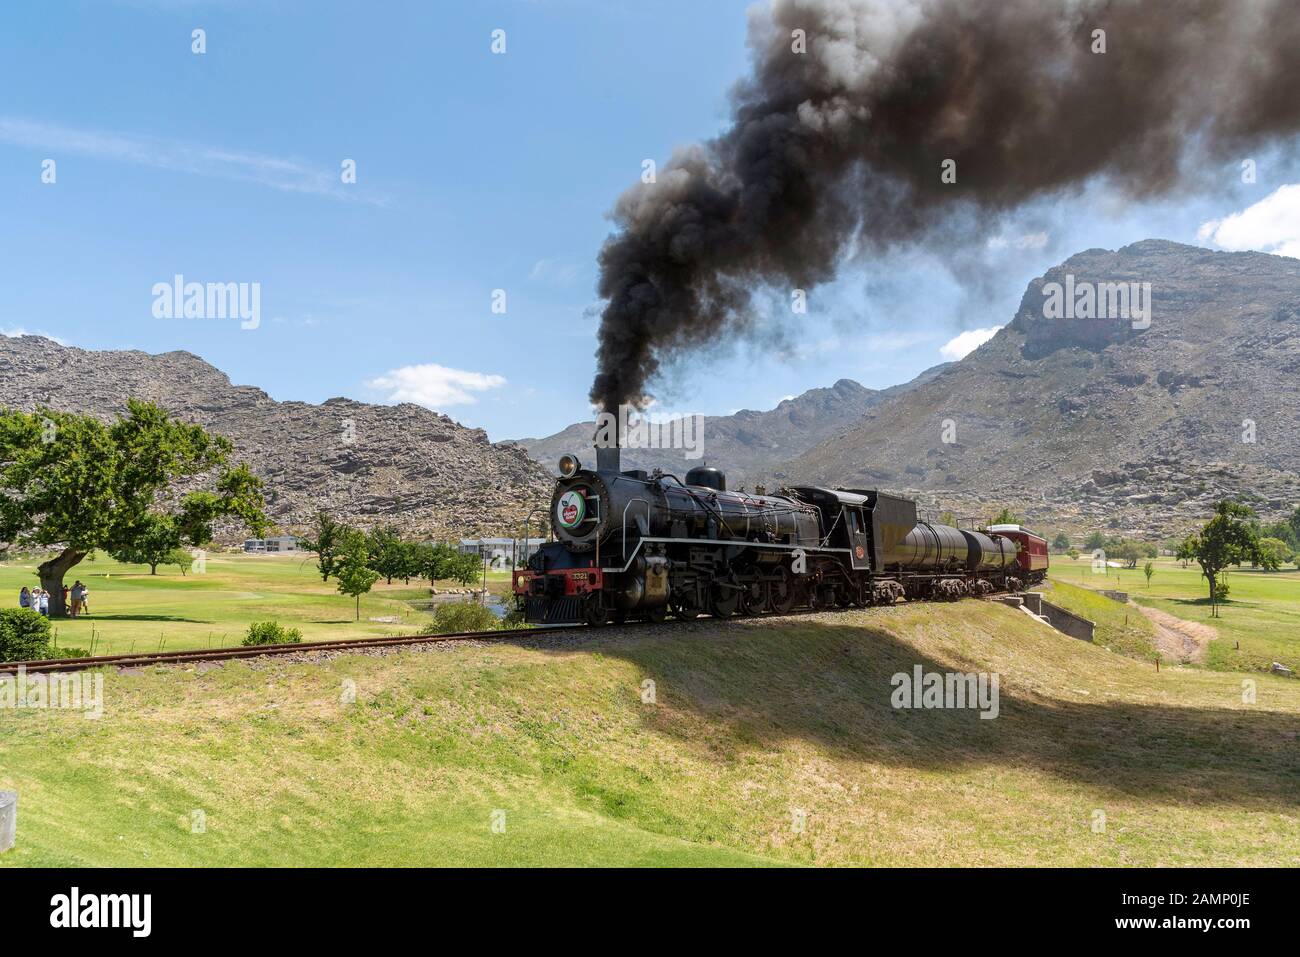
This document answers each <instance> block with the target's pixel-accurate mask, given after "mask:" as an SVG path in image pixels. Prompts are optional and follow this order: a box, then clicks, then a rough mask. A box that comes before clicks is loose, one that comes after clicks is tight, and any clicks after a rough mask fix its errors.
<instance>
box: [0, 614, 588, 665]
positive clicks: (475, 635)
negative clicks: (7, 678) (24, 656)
mask: <svg viewBox="0 0 1300 957" xmlns="http://www.w3.org/2000/svg"><path fill="white" fill-rule="evenodd" d="M573 630H574V626H573V625H558V626H553V627H548V628H529V629H527V630H520V631H453V632H444V633H442V634H437V635H405V636H401V637H390V638H354V639H350V640H338V641H303V642H299V643H298V644H293V645H252V646H249V647H244V646H242V645H241V646H237V647H233V648H191V649H185V650H181V651H152V652H149V651H145V652H138V653H131V654H125V655H95V656H93V657H87V658H47V659H44V660H41V661H6V662H0V675H6V674H16V673H17V671H18V669H19V668H22V669H23V670H24V671H25V672H27V673H28V674H56V673H59V672H66V671H87V670H89V669H91V668H105V667H112V668H144V667H148V666H149V665H180V664H190V663H193V662H198V661H233V660H236V659H239V658H262V657H280V656H284V655H295V654H311V653H312V652H317V651H355V650H369V649H372V648H394V647H401V646H404V645H431V644H436V643H437V642H440V641H464V640H466V639H472V640H474V641H504V640H506V639H509V638H520V637H524V636H527V637H532V636H534V635H547V634H554V633H557V632H562V631H573Z"/></svg>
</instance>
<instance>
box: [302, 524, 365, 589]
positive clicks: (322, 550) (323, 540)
mask: <svg viewBox="0 0 1300 957" xmlns="http://www.w3.org/2000/svg"><path fill="white" fill-rule="evenodd" d="M352 531H354V530H353V529H351V528H349V527H348V526H347V525H345V524H343V523H342V522H340V521H338V520H337V519H335V518H332V517H331V516H330V515H329V514H328V513H327V512H326V511H325V510H324V509H321V510H320V511H318V512H317V513H316V519H315V524H314V526H313V528H312V531H311V532H310V533H309V534H308V535H307V537H305V538H302V539H299V541H298V547H299V548H301V549H302V550H303V551H307V552H312V553H313V554H314V555H315V556H316V568H317V569H318V570H319V571H320V580H321V581H323V582H327V581H329V580H330V576H331V575H333V574H334V566H335V564H336V563H337V562H338V560H339V551H340V549H341V548H342V547H343V544H344V542H345V541H346V539H347V537H348V534H349V533H350V532H352Z"/></svg>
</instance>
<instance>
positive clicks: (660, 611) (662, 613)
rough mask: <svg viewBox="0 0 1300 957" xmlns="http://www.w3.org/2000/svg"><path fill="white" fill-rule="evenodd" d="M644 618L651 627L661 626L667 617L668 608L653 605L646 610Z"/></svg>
mask: <svg viewBox="0 0 1300 957" xmlns="http://www.w3.org/2000/svg"><path fill="white" fill-rule="evenodd" d="M645 616H646V620H647V621H649V622H650V623H651V624H652V625H660V624H663V622H664V619H666V618H667V617H668V606H667V605H655V606H654V607H653V608H649V609H646V613H645Z"/></svg>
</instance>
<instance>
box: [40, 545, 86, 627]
mask: <svg viewBox="0 0 1300 957" xmlns="http://www.w3.org/2000/svg"><path fill="white" fill-rule="evenodd" d="M85 557H86V553H85V552H80V551H77V550H76V549H75V548H65V549H64V550H63V551H61V552H59V554H57V555H55V556H54V557H53V558H51V559H50V560H49V561H45V562H41V563H40V564H39V565H37V566H36V574H37V575H39V576H40V579H41V588H43V589H45V591H47V592H49V593H50V615H51V616H55V615H58V616H59V617H60V618H62V617H63V616H65V615H67V613H68V609H67V607H66V606H65V605H64V604H63V576H64V575H66V574H67V573H68V569H70V568H71V567H72V566H73V565H75V564H77V562H79V561H81V560H82V559H83V558H85Z"/></svg>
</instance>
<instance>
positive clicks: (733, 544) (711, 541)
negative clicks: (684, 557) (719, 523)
mask: <svg viewBox="0 0 1300 957" xmlns="http://www.w3.org/2000/svg"><path fill="white" fill-rule="evenodd" d="M646 542H655V543H659V542H664V543H667V544H671V545H680V544H683V543H684V544H688V545H724V546H726V547H728V548H761V549H763V550H765V551H771V550H776V551H787V552H792V551H794V550H795V549H802V550H803V551H804V552H805V553H806V554H809V555H811V554H818V555H832V554H843V555H849V554H850V552H849V550H848V549H847V548H820V547H818V546H812V547H809V546H807V545H776V544H772V543H771V542H751V541H748V540H744V539H742V540H741V541H736V540H734V539H730V540H728V539H722V538H658V537H645V538H640V539H637V543H636V547H635V548H633V549H632V554H631V555H629V556H628V557H627V561H626V562H625V563H624V565H623V567H622V568H602V569H601V571H602V572H609V573H612V574H621V573H622V572H625V571H627V570H628V569H629V568H631V567H632V561H633V559H635V558H636V556H637V552H639V551H640V550H641V546H642V545H644V544H645V543H646ZM850 557H851V556H850Z"/></svg>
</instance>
